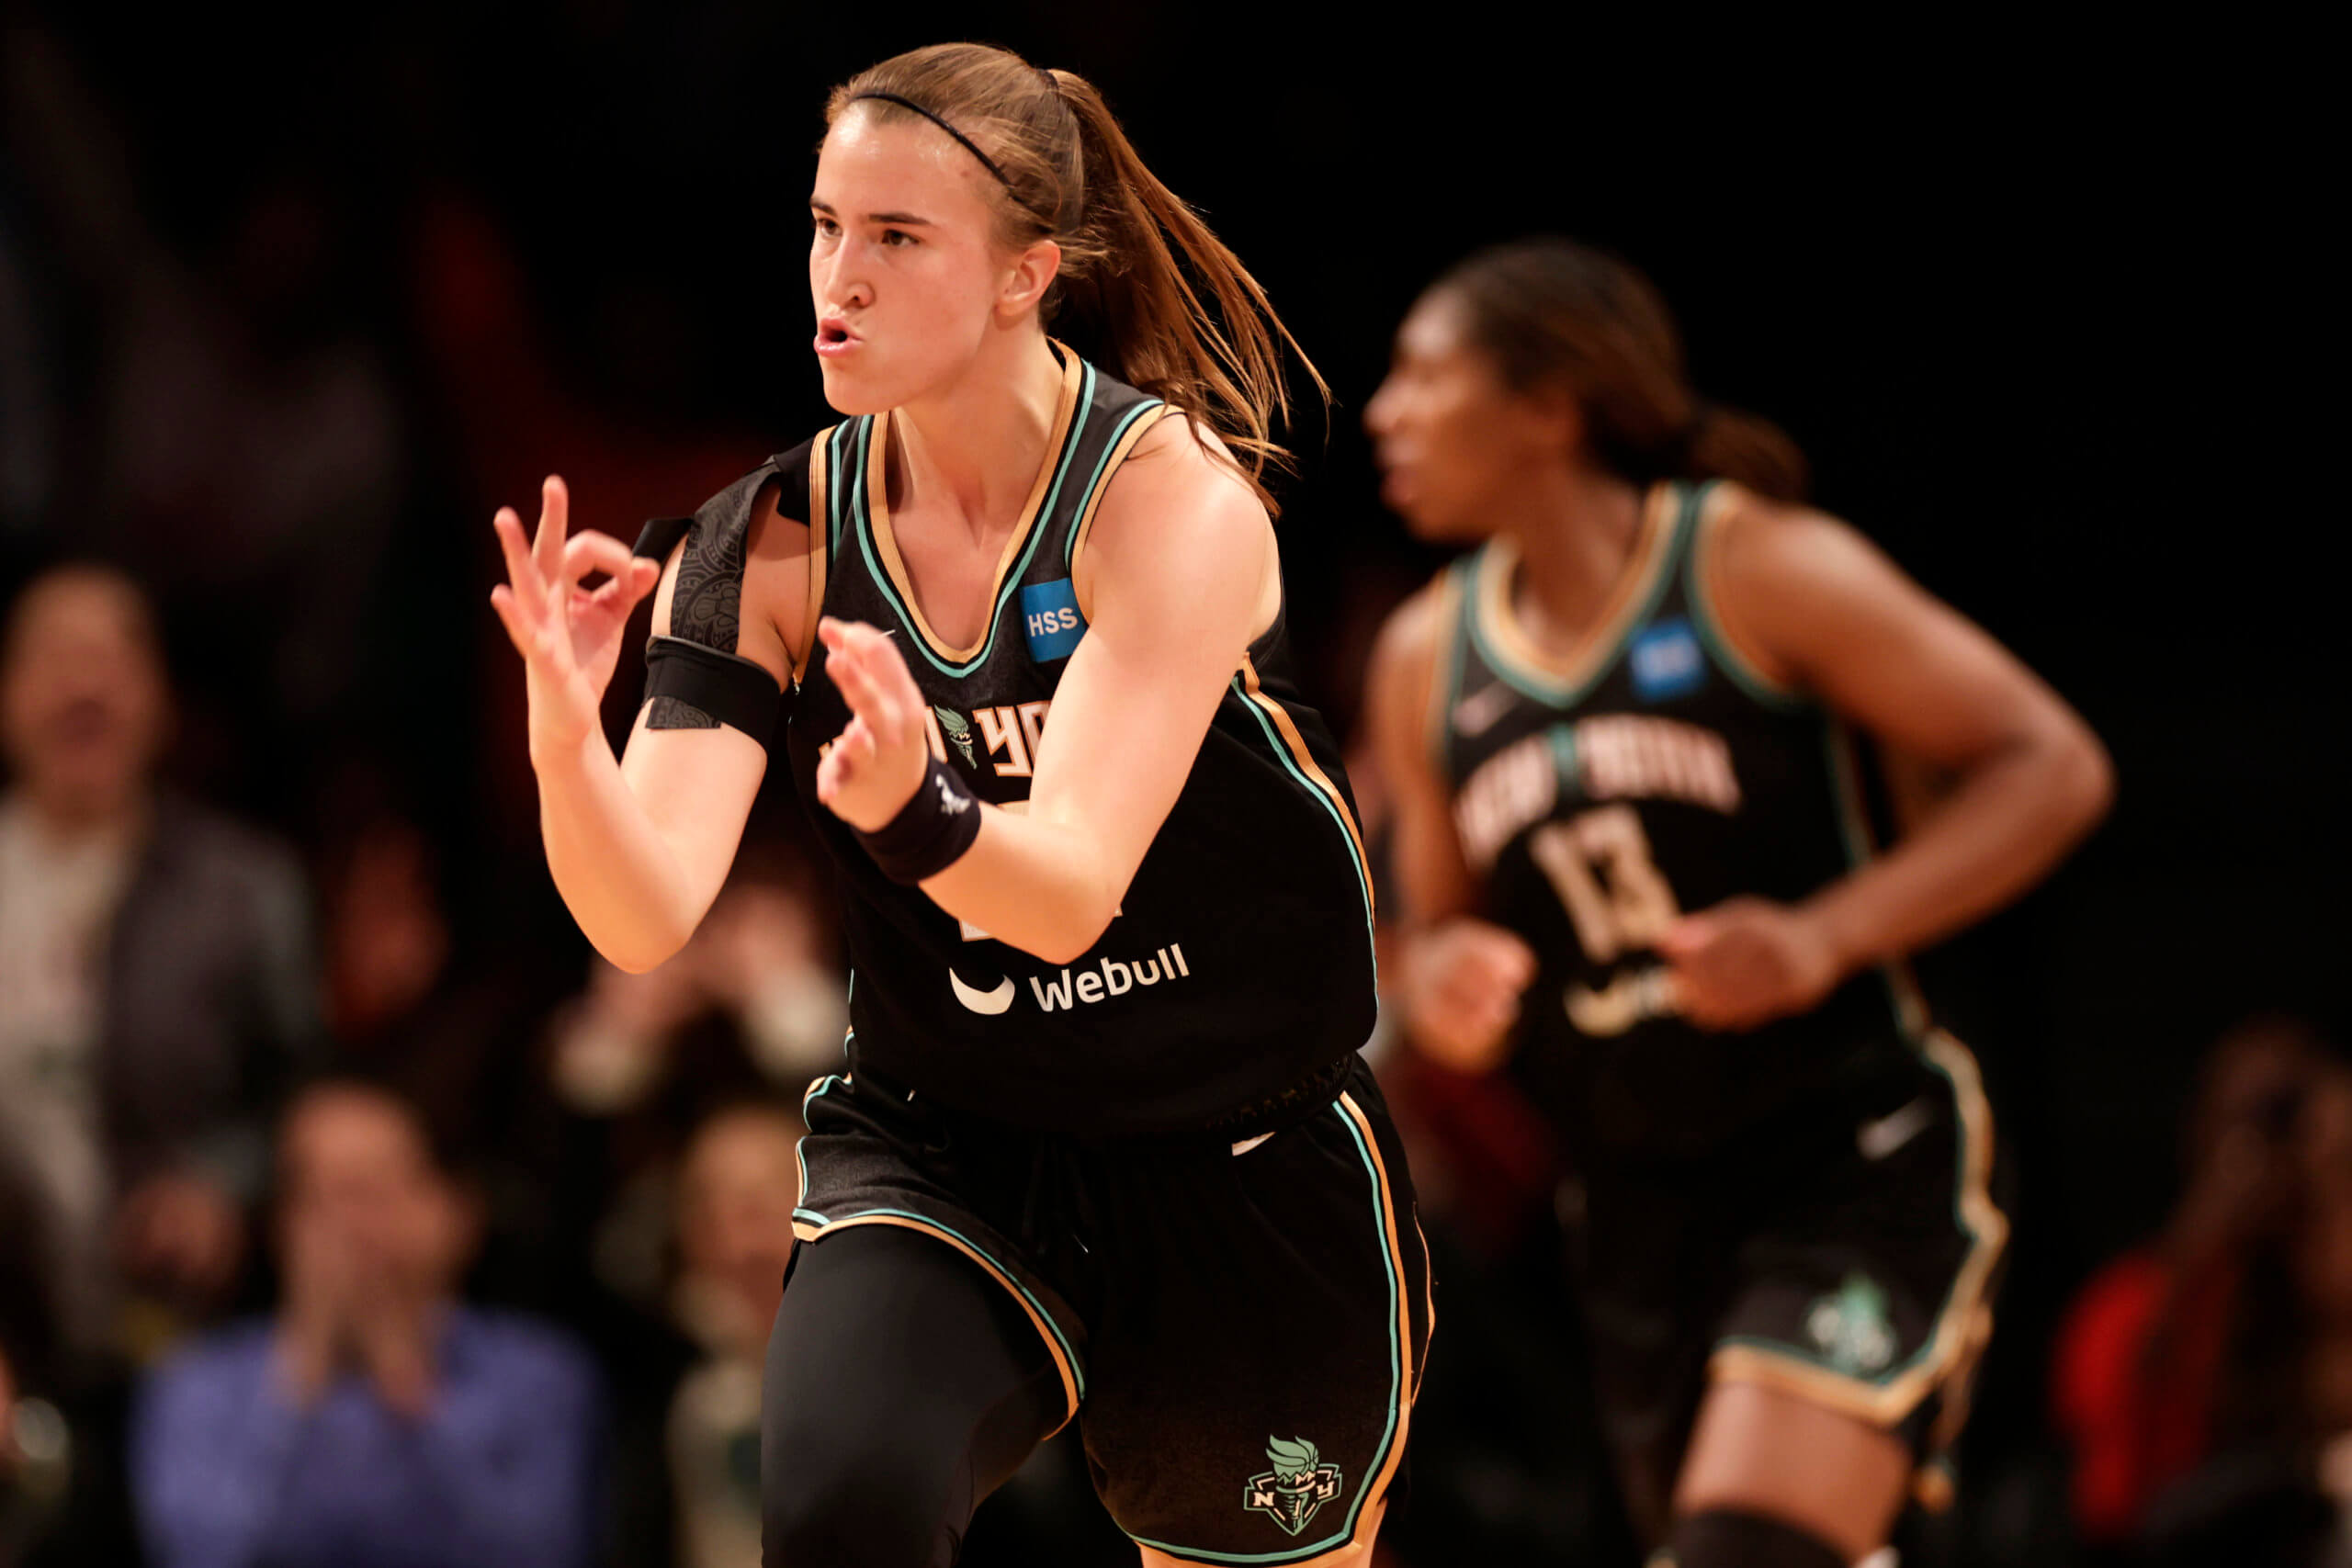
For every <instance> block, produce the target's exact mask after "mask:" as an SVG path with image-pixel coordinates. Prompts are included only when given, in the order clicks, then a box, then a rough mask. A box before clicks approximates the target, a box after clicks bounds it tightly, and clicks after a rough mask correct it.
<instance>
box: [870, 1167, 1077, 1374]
mask: <svg viewBox="0 0 2352 1568" xmlns="http://www.w3.org/2000/svg"><path fill="white" fill-rule="evenodd" d="M876 1214H882V1215H887V1216H888V1217H889V1218H891V1219H894V1220H913V1221H914V1222H916V1223H917V1224H922V1225H928V1226H930V1227H931V1228H932V1229H933V1230H935V1231H938V1232H939V1233H941V1234H942V1235H952V1236H954V1237H955V1238H956V1240H957V1241H960V1242H962V1243H963V1244H964V1245H965V1246H966V1247H970V1248H971V1249H972V1256H974V1257H975V1258H979V1259H980V1260H981V1261H982V1262H983V1263H985V1264H987V1265H988V1269H989V1272H990V1273H992V1274H994V1275H995V1276H996V1277H997V1278H998V1279H999V1280H1002V1281H1003V1282H1004V1283H1005V1285H1006V1286H1007V1287H1009V1288H1010V1289H1011V1290H1012V1291H1013V1292H1015V1293H1016V1294H1018V1295H1019V1296H1020V1297H1021V1299H1022V1300H1023V1301H1024V1302H1027V1303H1029V1305H1030V1308H1031V1309H1032V1310H1033V1311H1035V1313H1036V1314H1037V1321H1038V1322H1040V1323H1042V1324H1044V1325H1046V1331H1047V1332H1048V1333H1050V1334H1052V1335H1053V1337H1054V1343H1055V1344H1057V1345H1058V1346H1060V1347H1061V1350H1062V1356H1063V1358H1064V1359H1067V1360H1068V1361H1069V1375H1070V1377H1071V1379H1072V1381H1073V1382H1076V1383H1077V1385H1078V1397H1079V1400H1080V1403H1081V1404H1082V1403H1084V1401H1085V1399H1086V1363H1085V1362H1084V1361H1082V1360H1080V1359H1079V1354H1078V1352H1077V1351H1076V1350H1074V1349H1072V1348H1070V1343H1069V1337H1068V1336H1067V1335H1065V1334H1063V1333H1062V1327H1061V1325H1060V1324H1058V1323H1056V1322H1055V1321H1054V1314H1052V1313H1050V1312H1047V1311H1046V1303H1043V1302H1041V1301H1039V1300H1038V1299H1037V1298H1036V1297H1035V1296H1034V1295H1032V1294H1031V1293H1030V1292H1029V1287H1028V1286H1026V1285H1024V1284H1023V1283H1022V1282H1021V1277H1020V1276H1019V1275H1017V1274H1015V1273H1013V1271H1012V1269H1007V1268H1006V1267H1005V1266H1004V1265H1003V1264H1002V1263H1001V1262H999V1261H998V1260H997V1258H996V1255H995V1254H994V1253H992V1252H990V1251H989V1249H988V1248H987V1247H982V1246H981V1245H980V1244H979V1243H978V1242H977V1241H974V1240H973V1239H972V1238H971V1237H970V1236H967V1235H965V1234H964V1233H963V1232H962V1231H959V1230H957V1229H956V1227H955V1226H954V1225H944V1224H940V1223H939V1221H937V1220H936V1219H934V1218H933V1217H932V1216H931V1215H929V1214H919V1213H915V1212H914V1211H913V1210H912V1209H859V1210H857V1211H856V1212H854V1213H847V1214H843V1215H842V1216H841V1217H840V1219H839V1220H838V1221H836V1222H834V1223H837V1224H849V1223H850V1222H851V1221H853V1220H863V1219H870V1218H872V1217H873V1216H875V1215H876Z"/></svg>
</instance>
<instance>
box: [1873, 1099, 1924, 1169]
mask: <svg viewBox="0 0 2352 1568" xmlns="http://www.w3.org/2000/svg"><path fill="white" fill-rule="evenodd" d="M1935 1119H1936V1112H1935V1108H1934V1107H1933V1106H1931V1105H1929V1104H1928V1101H1927V1099H1926V1097H1925V1096H1922V1097H1921V1098H1919V1099H1917V1100H1913V1101H1912V1102H1911V1103H1910V1104H1908V1105H1906V1106H1905V1107H1904V1108H1903V1109H1902V1110H1900V1111H1893V1112H1890V1113H1889V1114H1887V1115H1884V1116H1882V1117H1880V1118H1879V1119H1878V1120H1877V1121H1875V1122H1863V1123H1862V1124H1861V1125H1860V1127H1857V1128H1855V1129H1854V1147H1855V1148H1856V1149H1858V1150H1860V1153H1861V1156H1862V1157H1863V1158H1864V1159H1867V1160H1882V1159H1884V1158H1885V1157H1886V1156H1889V1155H1891V1154H1893V1153H1894V1151H1895V1150H1897V1149H1899V1148H1901V1147H1902V1146H1903V1145H1905V1144H1907V1143H1909V1142H1910V1141H1911V1140H1912V1139H1914V1138H1916V1137H1917V1136H1918V1135H1919V1134H1922V1133H1924V1132H1926V1131H1927V1130H1928V1123H1929V1122H1933V1121H1934V1120H1935Z"/></svg>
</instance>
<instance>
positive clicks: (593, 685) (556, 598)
mask: <svg viewBox="0 0 2352 1568" xmlns="http://www.w3.org/2000/svg"><path fill="white" fill-rule="evenodd" d="M570 520H571V496H570V494H569V492H568V491H566V490H565V489H564V483H563V480H561V479H558V478H557V477H555V476H554V475H552V474H550V475H549V476H548V479H547V481H546V483H545V484H544V485H542V486H541V487H540V491H539V526H538V532H537V535H535V536H533V537H532V539H531V540H530V541H529V542H528V543H526V542H525V540H524V537H523V520H522V519H521V518H520V517H519V516H517V515H516V514H515V509H514V508H513V507H511V506H502V507H500V508H499V509H498V515H497V516H496V517H495V518H493V519H492V522H491V526H492V528H494V529H495V530H496V531H497V533H498V546H499V548H500V550H501V551H502V552H503V554H504V555H505V557H506V581H504V582H502V583H500V584H499V585H498V586H497V587H495V588H493V589H492V590H491V592H490V604H491V608H492V609H494V610H496V611H497V612H498V618H499V620H500V622H501V623H503V625H504V626H505V627H506V635H507V637H508V638H509V639H510V640H512V641H513V643H514V644H515V652H517V653H519V654H521V655H522V656H523V667H524V671H525V676H526V682H527V684H528V689H529V693H530V702H531V754H532V756H533V757H534V758H537V757H540V756H545V755H553V754H557V753H560V751H562V750H565V749H567V748H570V749H576V748H578V747H579V746H581V745H582V744H583V743H584V742H585V741H586V740H587V738H588V736H589V734H590V733H591V732H592V731H593V730H594V729H595V728H596V727H597V723H598V714H597V705H598V704H599V703H600V702H601V701H602V700H603V698H604V695H605V686H606V685H607V684H609V683H610V682H611V681H612V678H613V668H614V666H615V665H616V663H617V662H618V661H619V659H620V647H621V633H622V631H623V629H624V628H625V627H626V626H628V617H629V612H630V611H632V610H634V609H636V608H637V603H638V601H639V600H640V599H642V598H644V597H645V596H646V595H647V594H648V593H650V592H652V591H653V588H654V585H655V584H656V583H658V582H660V581H662V568H661V565H660V563H659V562H656V561H650V560H643V559H639V558H636V557H634V556H632V555H630V553H629V549H628V546H627V545H624V544H622V543H621V542H620V541H619V540H618V539H616V538H614V537H613V536H611V535H609V534H599V533H595V532H594V531H590V532H585V533H582V534H579V535H577V536H571V537H567V536H566V535H567V531H568V529H569V527H570ZM598 571H602V572H605V573H607V574H608V575H609V576H610V577H611V579H612V581H609V582H606V583H605V584H603V585H602V586H601V587H598V588H596V589H594V590H593V591H591V590H589V589H587V588H584V587H582V580H583V579H585V578H586V577H588V576H589V575H590V574H591V573H593V572H598Z"/></svg>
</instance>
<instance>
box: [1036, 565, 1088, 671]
mask: <svg viewBox="0 0 2352 1568" xmlns="http://www.w3.org/2000/svg"><path fill="white" fill-rule="evenodd" d="M1021 624H1022V626H1023V628H1024V629H1025V630H1026V631H1027V632H1028V634H1029V657H1030V658H1032V659H1035V660H1039V661H1041V662H1042V661H1044V660H1048V659H1067V658H1069V656H1070V653H1071V651H1072V650H1073V649H1076V648H1077V647H1078V643H1079V639H1080V637H1084V636H1085V635H1086V617H1085V616H1084V615H1080V614H1079V613H1078V591H1077V590H1076V589H1074V588H1072V587H1071V586H1070V581H1069V578H1067V577H1057V578H1056V579H1054V581H1051V582H1037V583H1032V584H1031V585H1030V586H1028V587H1026V588H1023V590H1022V591H1021Z"/></svg>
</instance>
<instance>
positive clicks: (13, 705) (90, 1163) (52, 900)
mask: <svg viewBox="0 0 2352 1568" xmlns="http://www.w3.org/2000/svg"><path fill="white" fill-rule="evenodd" d="M168 713H169V694H168V691H167V687H166V682H165V677H164V666H163V660H162V655H161V650H160V648H159V646H158V642H157V637H156V632H155V626H154V620H153V614H152V612H151V609H150V606H149V603H148V600H147V598H146V595H145V594H144V593H143V592H141V589H140V588H139V587H138V586H137V585H136V584H135V583H133V582H132V581H130V579H129V578H128V577H126V576H124V575H123V574H122V573H120V572H118V571H115V570H110V569H107V568H104V567H97V566H88V565H74V566H64V567H60V568H57V569H54V570H51V571H49V572H47V573H45V574H43V575H41V576H40V577H38V578H36V579H34V581H32V582H31V583H30V584H29V585H28V586H27V587H26V589H25V590H24V591H23V592H21V593H20V594H19V595H18V596H17V600H16V602H15V604H13V606H12V607H11V608H10V611H9V613H8V615H7V619H6V629H5V634H0V753H5V756H6V763H7V771H8V784H7V788H6V793H5V794H0V1144H5V1145H9V1146H11V1147H13V1148H14V1149H16V1150H17V1157H18V1158H19V1159H20V1160H21V1162H22V1163H23V1164H24V1166H25V1167H26V1168H27V1169H28V1173H29V1175H30V1177H31V1179H32V1180H33V1183H34V1185H35V1187H36V1190H38V1192H39V1194H40V1208H41V1211H42V1218H43V1221H44V1225H45V1228H46V1231H47V1234H48V1235H49V1237H50V1238H51V1258H50V1259H49V1262H48V1266H47V1268H46V1269H44V1273H45V1276H46V1277H47V1279H48V1280H50V1282H51V1290H52V1292H53V1294H54V1297H55V1300H54V1302H53V1309H54V1313H55V1316H56V1318H57V1320H58V1321H59V1322H60V1323H61V1324H62V1325H65V1326H66V1328H67V1329H68V1331H69V1332H70V1333H71V1335H72V1336H73V1339H74V1346H73V1348H74V1349H76V1350H77V1351H80V1352H84V1353H88V1352H93V1351H104V1350H107V1349H112V1348H121V1347H122V1336H121V1332H120V1330H121V1328H122V1325H123V1322H124V1320H123V1318H122V1315H121V1313H120V1310H119V1303H120V1300H121V1293H120V1287H122V1286H126V1285H127V1286H128V1287H129V1288H130V1292H132V1294H133V1295H134V1296H136V1297H139V1298H141V1299H143V1300H145V1301H147V1302H149V1303H153V1304H155V1305H158V1306H161V1307H163V1308H165V1309H167V1313H166V1314H165V1316H166V1317H167V1318H168V1319H170V1320H174V1321H176V1320H184V1319H186V1318H188V1317H190V1316H200V1315H201V1314H204V1313H205V1312H207V1311H209V1310H210V1309H211V1308H213V1307H214V1306H216V1305H217V1304H218V1303H220V1300H221V1299H222V1297H223V1296H224V1294H225V1292H227V1290H228V1289H229V1287H230V1286H231V1285H232V1282H233V1280H234V1279H235V1277H236V1274H237V1271H238V1268H239V1264H240V1261H241V1258H242V1256H243V1242H244V1236H245V1211H244V1208H243V1205H244V1203H245V1201H247V1200H248V1199H250V1198H251V1197H252V1196H253V1195H254V1192H255V1190H256V1189H257V1188H258V1185H259V1182H260V1179H261V1175H262V1171H263V1168H264V1166H265V1164H266V1157H265V1154H266V1128H267V1125H268V1118H269V1115H270V1113H271V1111H272V1109H273V1108H274V1105H275V1104H276V1102H277V1100H278V1099H279V1098H280V1097H281V1096H282V1094H283V1092H284V1089H285V1088H286V1087H287V1086H288V1082H289V1080H290V1079H291V1078H293V1077H295V1076H296V1075H297V1074H298V1072H299V1071H300V1070H301V1068H302V1066H304V1063H305V1059H306V1057H307V1056H308V1055H309V1053H310V1052H311V1049H312V1048H313V1046H314V1043H315V1041H316V1038H317V1034H316V1004H317V997H316V989H317V987H316V980H315V977H314V974H313V971H312V968H311V954H310V942H309V936H308V929H307V914H306V910H305V907H304V905H305V899H304V894H303V887H302V881H301V877H300V872H299V871H298V870H297V868H296V864H295V863H294V861H293V859H292V857H291V856H290V854H288V852H286V851H285V850H283V849H282V848H280V847H279V846H278V845H277V844H276V843H274V842H272V841H270V840H267V839H266V838H263V837H262V836H260V835H259V834H256V833H254V832H253V831H251V830H250V829H245V828H243V827H242V826H239V825H238V824H236V823H233V822H232V821H229V820H228V819H226V818H222V817H220V816H218V815H217V814H215V813H212V812H210V811H208V810H206V809H204V808H202V807H198V806H196V805H195V804H193V803H192V802H189V801H187V800H185V799H182V798H180V797H178V796H176V795H173V794H172V793H170V792H169V791H167V790H165V789H164V788H162V787H161V786H160V785H159V784H158V783H157V778H156V773H157V762H158V759H159V757H160V754H161V752H162V750H163V746H164V737H165V732H166V728H167V725H168ZM154 1315H155V1314H150V1316H151V1318H152V1317H153V1316H154Z"/></svg>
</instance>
